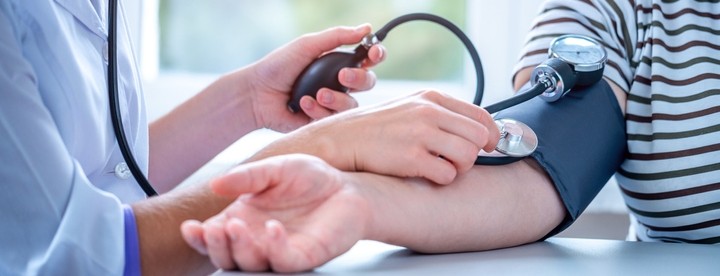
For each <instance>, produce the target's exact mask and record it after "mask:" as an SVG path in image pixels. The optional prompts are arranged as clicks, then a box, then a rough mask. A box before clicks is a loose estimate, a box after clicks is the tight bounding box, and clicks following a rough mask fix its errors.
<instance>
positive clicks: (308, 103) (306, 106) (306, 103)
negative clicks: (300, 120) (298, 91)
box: [300, 99, 314, 110]
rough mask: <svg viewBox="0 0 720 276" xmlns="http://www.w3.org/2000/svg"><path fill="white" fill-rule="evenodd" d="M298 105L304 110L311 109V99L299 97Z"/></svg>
mask: <svg viewBox="0 0 720 276" xmlns="http://www.w3.org/2000/svg"><path fill="white" fill-rule="evenodd" d="M300 105H301V106H302V108H303V109H304V110H312V109H313V106H314V104H313V101H311V100H309V99H300Z"/></svg>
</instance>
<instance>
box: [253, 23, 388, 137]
mask: <svg viewBox="0 0 720 276" xmlns="http://www.w3.org/2000/svg"><path fill="white" fill-rule="evenodd" d="M370 31H371V28H370V25H367V24H365V25H360V26H358V27H355V28H349V27H335V28H331V29H327V30H324V31H322V32H318V33H311V34H307V35H304V36H301V37H300V38H298V39H296V40H294V41H292V42H290V43H289V44H287V45H285V46H283V47H280V48H278V49H277V50H275V51H274V52H272V53H270V54H269V55H267V56H266V57H264V58H263V59H261V60H260V61H258V62H257V63H255V64H253V65H252V66H250V68H249V69H250V70H249V71H250V75H249V79H250V82H251V85H252V86H253V89H252V90H253V91H255V92H254V93H253V95H252V102H253V104H252V108H253V111H254V112H253V113H254V114H255V120H256V124H257V126H258V127H260V128H263V127H264V128H270V129H273V130H277V131H280V132H287V131H291V130H294V129H296V128H298V127H300V126H302V125H305V124H307V123H309V122H310V121H312V120H316V119H320V118H323V117H326V116H329V115H332V114H334V113H337V112H339V111H344V110H347V109H351V108H354V107H357V105H358V104H357V102H356V101H355V99H354V98H353V97H352V96H350V95H348V94H347V93H342V92H339V91H333V90H330V89H327V88H323V89H320V90H319V91H317V92H318V93H317V96H316V97H317V100H315V99H313V98H312V97H310V96H305V97H303V98H302V99H301V101H300V106H301V108H302V109H303V111H304V113H305V114H303V113H302V112H298V113H297V114H295V113H292V112H290V111H289V110H288V108H287V103H288V101H289V100H290V97H291V95H290V90H291V88H292V85H293V83H294V82H295V80H296V79H297V77H298V76H299V75H300V73H301V72H302V71H303V69H305V67H307V66H308V65H309V64H310V63H311V62H313V61H314V60H315V59H317V58H318V57H320V56H321V55H323V54H324V53H326V52H328V51H332V50H334V49H336V48H338V47H340V46H343V45H348V44H356V43H359V42H360V41H361V40H362V38H363V37H365V36H366V35H367V34H369V33H370ZM384 53H385V49H384V48H383V47H382V46H381V45H375V46H373V47H371V48H370V50H369V52H368V59H366V60H365V61H364V62H363V65H362V67H361V68H344V69H342V70H341V71H340V73H339V76H338V79H339V81H340V83H341V84H342V85H344V86H345V87H348V88H350V90H351V91H361V90H368V89H371V88H372V87H373V86H374V85H375V74H374V73H373V72H372V71H369V70H368V68H369V67H372V66H374V65H375V64H377V63H379V62H381V61H382V60H383V59H384V58H385V54H384Z"/></svg>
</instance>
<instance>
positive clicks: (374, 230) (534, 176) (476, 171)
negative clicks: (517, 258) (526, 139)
mask: <svg viewBox="0 0 720 276" xmlns="http://www.w3.org/2000/svg"><path fill="white" fill-rule="evenodd" d="M531 163H532V164H531ZM357 177H358V185H359V186H361V190H362V191H363V192H364V193H366V195H367V197H368V198H369V200H370V206H372V207H371V208H374V209H373V210H372V213H371V217H372V218H371V220H370V221H371V222H370V225H369V227H368V229H369V230H368V233H367V238H368V239H373V240H379V241H383V242H386V243H390V244H396V245H400V246H405V247H408V248H411V249H414V250H417V251H421V252H428V253H441V252H457V251H476V250H487V249H494V248H501V247H508V246H514V245H519V244H524V243H528V242H533V241H537V240H538V239H540V238H542V237H543V236H545V235H546V234H547V233H548V232H550V231H551V230H552V229H554V228H555V227H556V226H557V225H558V224H560V222H561V221H562V219H563V217H564V214H565V213H564V212H565V210H564V207H563V205H562V203H561V201H560V198H559V196H558V195H557V193H556V191H555V189H554V187H553V185H552V183H551V182H550V179H549V178H548V177H547V176H546V175H545V173H544V172H543V171H542V170H541V169H539V168H538V167H536V166H535V164H534V161H527V162H516V163H514V164H511V165H508V166H496V167H483V166H475V167H474V168H473V169H472V170H471V171H470V172H468V173H466V174H465V175H463V176H461V177H459V178H457V179H456V180H455V182H454V183H452V184H450V185H447V186H440V185H437V184H432V183H428V182H427V181H425V180H422V179H398V178H391V177H385V176H378V175H372V174H359V175H357Z"/></svg>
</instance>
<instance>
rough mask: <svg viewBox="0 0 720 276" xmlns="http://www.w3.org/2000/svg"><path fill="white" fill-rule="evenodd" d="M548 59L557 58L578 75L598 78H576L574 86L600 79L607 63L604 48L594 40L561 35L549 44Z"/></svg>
mask: <svg viewBox="0 0 720 276" xmlns="http://www.w3.org/2000/svg"><path fill="white" fill-rule="evenodd" d="M548 54H549V56H550V58H559V59H560V60H562V61H564V62H566V63H567V64H569V65H570V66H572V68H573V71H575V72H576V73H578V74H585V73H588V74H591V75H597V74H598V73H599V74H600V75H599V76H595V77H587V78H585V77H582V76H578V78H577V80H576V81H575V85H589V84H593V83H595V82H597V81H598V80H599V79H598V78H599V77H602V71H603V69H604V68H605V62H606V61H607V53H606V52H605V47H603V46H602V44H600V43H599V42H597V41H596V40H594V39H592V38H589V37H587V36H582V35H572V34H571V35H563V36H560V37H558V38H555V39H554V40H553V41H552V42H551V43H550V50H549V52H548Z"/></svg>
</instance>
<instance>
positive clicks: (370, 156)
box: [252, 91, 500, 184]
mask: <svg viewBox="0 0 720 276" xmlns="http://www.w3.org/2000/svg"><path fill="white" fill-rule="evenodd" d="M499 139H500V131H499V130H498V128H497V126H496V125H495V123H494V121H493V119H492V117H491V116H490V114H489V113H487V111H485V110H484V109H482V108H480V107H477V106H475V105H473V104H471V103H468V102H465V101H462V100H459V99H455V98H453V97H451V96H448V95H445V94H442V93H439V92H435V91H423V92H419V93H416V94H414V95H411V96H409V97H404V98H400V99H397V100H394V101H390V102H386V103H382V104H379V105H375V106H368V107H361V108H357V109H353V110H350V111H346V112H343V113H340V114H338V115H335V116H332V117H329V118H326V119H323V120H320V121H318V122H315V123H313V124H310V125H307V126H305V127H303V128H300V129H298V130H297V131H294V132H292V133H290V134H288V135H286V136H284V137H282V138H281V139H279V140H277V141H275V142H274V143H272V144H270V145H268V146H267V147H265V148H264V149H262V150H260V151H259V152H258V153H257V154H256V155H255V156H253V157H252V159H254V160H258V159H262V158H265V157H268V156H275V155H282V154H288V153H306V154H310V155H314V156H318V157H320V158H322V159H324V160H325V161H326V162H328V163H330V164H331V165H332V166H334V167H336V168H338V169H340V170H343V171H365V172H373V173H379V174H384V175H392V176H399V177H423V178H426V179H429V180H431V181H433V182H435V183H439V184H448V183H450V182H452V181H453V179H455V177H456V176H457V175H459V174H461V173H463V172H466V171H468V170H469V169H470V168H472V166H473V165H474V162H475V159H476V158H477V154H478V152H479V151H480V149H483V150H485V151H486V152H491V151H493V150H494V148H495V146H496V145H497V142H498V140H499Z"/></svg>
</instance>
